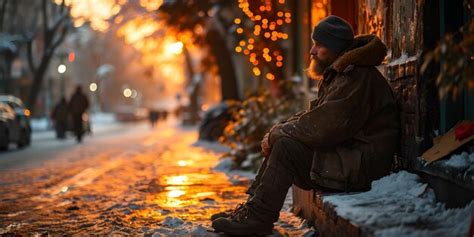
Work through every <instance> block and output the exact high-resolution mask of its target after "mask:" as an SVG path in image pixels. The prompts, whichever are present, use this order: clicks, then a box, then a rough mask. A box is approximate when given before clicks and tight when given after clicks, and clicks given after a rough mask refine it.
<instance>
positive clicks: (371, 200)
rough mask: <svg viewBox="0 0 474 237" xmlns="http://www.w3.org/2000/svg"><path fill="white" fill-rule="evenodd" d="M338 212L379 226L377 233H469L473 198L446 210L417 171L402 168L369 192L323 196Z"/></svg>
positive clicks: (473, 205) (391, 234)
mask: <svg viewBox="0 0 474 237" xmlns="http://www.w3.org/2000/svg"><path fill="white" fill-rule="evenodd" d="M323 201H324V202H325V203H330V204H332V205H335V209H336V212H337V213H338V215H340V216H342V217H344V218H347V219H349V220H351V221H352V222H354V223H355V224H356V225H359V226H370V227H373V228H374V229H376V231H375V236H383V237H387V236H466V235H467V231H468V228H469V223H470V221H471V220H470V219H471V216H472V214H473V213H474V201H473V202H471V203H470V204H469V205H467V206H466V207H464V208H460V209H446V208H445V207H444V205H443V204H441V203H439V202H436V199H435V195H434V192H433V191H432V190H431V189H429V188H428V186H427V184H423V183H421V182H420V179H419V177H418V176H417V175H416V174H412V173H408V172H406V171H401V172H399V173H395V174H392V175H389V176H386V177H384V178H382V179H380V180H377V181H374V182H373V183H372V189H371V190H370V191H368V192H364V193H359V194H351V195H344V194H343V195H333V196H327V197H324V199H323ZM381 210H383V211H381Z"/></svg>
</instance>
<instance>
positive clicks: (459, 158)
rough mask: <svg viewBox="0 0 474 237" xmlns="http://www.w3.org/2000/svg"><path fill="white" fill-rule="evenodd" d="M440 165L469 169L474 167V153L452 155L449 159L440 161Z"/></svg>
mask: <svg viewBox="0 0 474 237" xmlns="http://www.w3.org/2000/svg"><path fill="white" fill-rule="evenodd" d="M438 162H439V164H441V165H445V166H451V167H454V168H465V169H467V168H469V167H470V166H474V153H471V154H468V153H467V152H463V153H461V154H455V155H452V156H451V157H450V158H449V159H446V160H440V161H438Z"/></svg>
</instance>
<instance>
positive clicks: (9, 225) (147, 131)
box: [0, 121, 248, 235]
mask: <svg viewBox="0 0 474 237" xmlns="http://www.w3.org/2000/svg"><path fill="white" fill-rule="evenodd" d="M196 141H197V132H196V131H195V129H194V128H182V127H179V126H176V125H175V124H174V123H173V122H172V121H171V122H167V123H164V124H160V125H159V126H158V127H157V128H154V129H151V128H149V126H147V124H138V125H136V124H135V125H121V126H117V127H112V128H110V129H108V130H105V131H102V132H98V133H97V134H94V135H93V136H88V137H86V139H85V141H84V142H83V143H82V144H75V142H74V141H73V139H70V140H68V141H64V142H61V141H56V140H54V138H51V139H50V141H47V139H44V138H43V139H42V142H44V144H35V143H34V142H35V141H33V143H34V144H33V146H32V147H29V148H27V149H25V150H20V151H15V150H13V151H9V152H6V153H2V154H0V160H1V161H0V167H1V169H2V172H1V174H0V228H1V229H0V234H4V233H15V234H87V233H94V234H110V233H117V234H145V235H152V234H153V233H155V232H156V230H157V229H160V228H161V229H162V230H163V229H166V228H173V227H175V226H176V225H181V224H183V223H181V222H186V223H187V222H192V223H193V226H194V227H193V228H195V227H196V225H197V226H198V227H199V228H198V229H200V230H201V232H200V233H201V234H202V233H205V232H203V231H207V229H208V228H209V225H210V223H209V221H208V219H209V217H210V215H211V214H213V213H215V212H217V211H219V210H225V209H228V208H230V207H233V206H235V205H237V204H238V203H239V202H241V201H243V200H244V199H245V198H246V196H245V195H242V194H243V191H244V190H245V186H246V185H247V184H248V179H244V178H236V177H230V176H229V175H226V174H224V173H222V172H218V171H213V170H212V167H214V166H216V165H217V163H218V161H219V156H220V155H221V152H216V146H215V145H213V146H214V149H210V147H211V145H210V144H203V143H196ZM221 149H222V148H221ZM217 150H219V149H217ZM15 159H16V160H15ZM186 223H185V224H186ZM188 224H189V223H188ZM164 233H165V232H164ZM174 233H176V232H174Z"/></svg>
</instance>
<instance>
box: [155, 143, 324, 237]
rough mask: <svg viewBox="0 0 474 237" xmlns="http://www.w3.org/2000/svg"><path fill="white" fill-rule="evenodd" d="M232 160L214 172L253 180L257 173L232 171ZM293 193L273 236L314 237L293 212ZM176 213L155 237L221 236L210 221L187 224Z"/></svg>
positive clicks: (205, 145) (236, 180) (237, 179)
mask: <svg viewBox="0 0 474 237" xmlns="http://www.w3.org/2000/svg"><path fill="white" fill-rule="evenodd" d="M194 146H199V147H202V148H206V149H209V150H212V151H214V152H225V151H226V149H227V148H225V147H223V146H222V145H220V144H218V143H212V142H202V141H200V142H197V143H195V144H194ZM231 162H232V160H231V159H230V158H223V159H221V160H220V162H219V163H218V164H217V165H216V166H215V167H214V169H213V170H215V171H219V172H224V173H226V174H227V177H228V179H229V180H230V181H231V182H232V183H239V182H243V180H248V179H253V178H254V177H255V173H253V172H249V171H242V170H232V169H231V167H232V165H231ZM292 197H293V196H292V192H291V189H290V191H289V192H288V195H287V197H286V200H285V204H284V206H283V208H282V211H281V212H280V219H279V220H278V222H276V223H275V228H274V233H273V235H272V236H306V237H309V236H314V235H315V230H314V229H313V228H312V227H310V226H309V225H308V223H307V221H306V220H304V219H302V218H299V217H297V216H295V215H294V214H293V213H292V212H291V207H292V203H293V200H292ZM173 214H174V213H168V216H167V217H166V218H165V219H164V220H163V222H162V223H161V226H162V227H160V228H156V229H154V230H151V233H153V236H168V235H178V236H179V235H190V236H220V235H218V234H216V233H214V232H212V231H213V229H212V227H210V224H211V223H210V221H209V222H207V223H199V222H189V221H187V222H185V221H184V220H182V219H180V218H178V217H174V216H173Z"/></svg>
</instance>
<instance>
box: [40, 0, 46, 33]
mask: <svg viewBox="0 0 474 237" xmlns="http://www.w3.org/2000/svg"><path fill="white" fill-rule="evenodd" d="M46 4H47V0H43V1H42V3H41V10H42V17H43V31H44V36H45V37H46V35H47V33H48V11H47V7H46ZM45 41H46V40H45Z"/></svg>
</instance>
